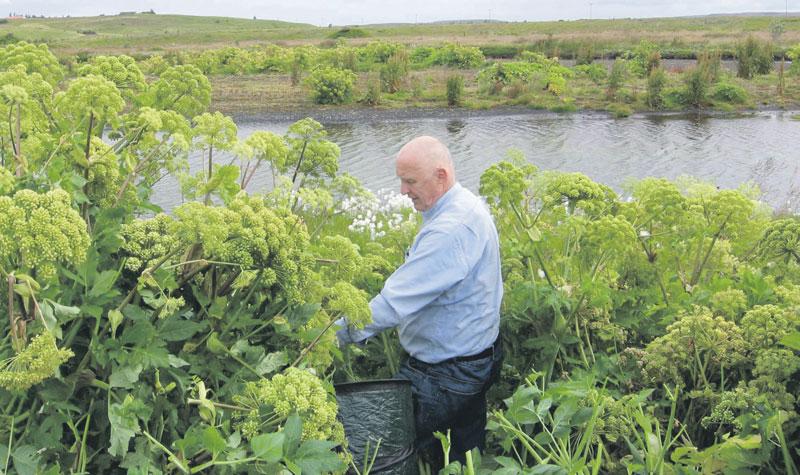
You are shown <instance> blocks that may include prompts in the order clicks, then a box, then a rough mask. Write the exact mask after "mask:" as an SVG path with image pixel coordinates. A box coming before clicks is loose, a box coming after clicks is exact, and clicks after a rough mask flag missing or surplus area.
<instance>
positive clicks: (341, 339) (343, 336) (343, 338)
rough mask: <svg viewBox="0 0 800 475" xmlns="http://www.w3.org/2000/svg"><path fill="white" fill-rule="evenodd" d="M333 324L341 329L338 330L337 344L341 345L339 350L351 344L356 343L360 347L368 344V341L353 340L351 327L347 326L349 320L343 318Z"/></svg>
mask: <svg viewBox="0 0 800 475" xmlns="http://www.w3.org/2000/svg"><path fill="white" fill-rule="evenodd" d="M333 324H334V325H337V326H338V327H339V329H338V330H336V343H337V344H338V345H339V348H342V347H344V346H345V345H349V344H351V343H355V344H356V345H359V346H363V345H364V343H366V341H367V340H362V341H355V340H354V339H353V336H352V335H351V334H350V325H348V324H347V318H345V317H342V318H340V319H338V320H336V321H335V322H333Z"/></svg>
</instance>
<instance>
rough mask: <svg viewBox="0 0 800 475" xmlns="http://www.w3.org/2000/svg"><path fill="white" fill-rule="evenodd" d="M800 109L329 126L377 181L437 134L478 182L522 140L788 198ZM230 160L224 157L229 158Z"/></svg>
mask: <svg viewBox="0 0 800 475" xmlns="http://www.w3.org/2000/svg"><path fill="white" fill-rule="evenodd" d="M792 115H794V113H793V112H789V113H786V112H765V113H757V114H753V115H749V116H745V117H740V118H734V119H730V118H716V117H703V118H691V117H689V118H671V117H663V116H655V117H633V118H627V119H623V120H616V119H611V118H609V117H607V116H605V115H601V114H562V115H557V114H542V113H532V114H528V115H525V114H518V115H507V116H503V115H498V116H477V117H462V116H458V115H454V116H452V117H438V118H422V119H403V120H366V121H363V122H336V123H330V124H323V125H325V126H326V130H327V131H328V136H329V139H330V140H332V141H334V142H335V143H337V144H338V145H339V147H340V148H341V151H342V155H341V162H340V164H341V165H340V170H341V171H343V172H348V173H351V174H352V175H354V176H355V177H356V178H358V179H360V180H361V181H362V182H363V183H364V184H365V185H366V186H367V187H369V188H371V189H375V190H377V189H380V188H397V186H398V185H397V180H396V178H395V176H394V156H395V155H396V153H397V151H398V150H399V148H400V147H401V146H402V145H403V144H404V143H405V142H407V141H408V140H410V139H411V138H413V137H415V136H418V135H433V136H435V137H438V138H440V139H441V140H443V141H444V142H445V143H446V144H447V145H448V146H449V147H450V150H451V153H452V155H453V158H454V160H455V162H456V168H457V172H458V176H459V180H460V181H461V182H462V183H463V184H464V185H465V186H467V187H469V188H471V189H473V190H477V188H478V182H479V180H480V175H481V173H483V171H484V170H485V169H486V168H487V167H488V166H490V165H491V164H493V163H495V162H497V161H499V160H502V159H503V158H505V157H506V154H507V152H508V150H510V149H517V150H520V151H522V153H523V154H524V155H525V156H526V157H527V159H528V160H529V161H530V162H532V163H534V164H535V165H537V166H538V167H539V168H540V169H545V170H563V171H580V172H582V173H585V174H586V175H588V176H589V177H591V178H592V179H594V180H597V181H599V182H602V183H605V184H608V185H610V186H612V187H614V188H616V189H618V190H619V189H620V188H621V186H622V185H623V184H624V183H625V182H626V181H628V180H629V179H631V178H633V179H639V178H643V177H647V176H656V177H664V178H669V179H675V178H677V177H679V176H682V175H691V176H695V177H697V178H701V179H704V180H709V181H713V182H714V183H716V184H718V185H719V186H722V187H726V188H727V187H737V186H739V185H740V184H742V183H745V182H747V181H752V182H754V183H755V184H757V185H758V186H759V187H760V188H761V189H762V191H763V193H764V200H765V201H767V202H768V203H769V204H771V205H772V206H775V207H782V206H785V203H786V201H787V199H792V197H793V196H794V195H797V194H798V193H800V169H799V168H798V161H800V157H798V154H797V144H798V143H800V126H799V124H798V122H797V121H794V120H791V117H792ZM237 125H238V126H239V135H240V138H244V137H247V136H248V135H250V134H251V133H252V132H253V131H255V130H269V131H272V132H276V133H279V134H282V133H285V132H286V129H287V128H288V126H289V125H290V122H287V121H277V122H274V121H272V122H271V121H264V120H259V119H258V118H252V117H250V118H243V119H240V121H239V123H238V124H237ZM229 160H230V158H228V159H225V158H224V157H222V156H221V157H220V163H222V162H223V161H224V162H227V161H229ZM191 161H192V168H193V169H194V170H198V169H200V166H201V163H202V159H201V158H200V157H199V156H198V155H194V156H193V157H192V158H191ZM271 181H272V180H271V174H270V171H269V168H268V167H262V168H261V169H260V170H259V172H258V174H257V176H256V177H255V178H254V179H253V181H252V182H251V186H250V187H249V188H248V191H251V192H257V191H263V190H266V189H269V187H270V186H271ZM154 201H155V202H156V203H157V204H159V205H161V206H162V207H163V208H165V209H166V210H169V209H171V208H172V207H173V206H175V205H176V204H179V203H180V202H181V201H182V200H181V196H180V191H179V187H178V186H176V183H175V182H174V180H163V181H162V182H161V183H159V184H158V185H157V186H156V189H155V197H154ZM794 201H798V200H797V199H795V200H794Z"/></svg>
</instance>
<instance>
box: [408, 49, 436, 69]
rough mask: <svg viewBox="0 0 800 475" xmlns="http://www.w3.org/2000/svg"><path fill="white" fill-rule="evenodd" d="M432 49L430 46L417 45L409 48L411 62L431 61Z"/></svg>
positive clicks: (423, 63) (423, 62) (428, 62)
mask: <svg viewBox="0 0 800 475" xmlns="http://www.w3.org/2000/svg"><path fill="white" fill-rule="evenodd" d="M433 52H434V49H433V48H431V47H430V46H417V47H416V48H414V49H412V50H411V62H412V63H413V64H419V65H426V64H430V63H432V57H433Z"/></svg>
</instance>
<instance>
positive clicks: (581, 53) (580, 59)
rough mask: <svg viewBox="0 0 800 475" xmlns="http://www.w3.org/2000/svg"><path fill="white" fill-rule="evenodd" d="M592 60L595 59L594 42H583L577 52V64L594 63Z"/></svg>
mask: <svg viewBox="0 0 800 475" xmlns="http://www.w3.org/2000/svg"><path fill="white" fill-rule="evenodd" d="M592 61H594V43H592V42H588V41H587V42H582V43H581V44H580V45H579V46H578V51H577V52H576V53H575V65H577V66H585V65H589V64H592Z"/></svg>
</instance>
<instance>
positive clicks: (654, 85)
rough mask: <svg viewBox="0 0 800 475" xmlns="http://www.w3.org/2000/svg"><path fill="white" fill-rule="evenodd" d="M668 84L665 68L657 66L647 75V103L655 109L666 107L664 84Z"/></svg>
mask: <svg viewBox="0 0 800 475" xmlns="http://www.w3.org/2000/svg"><path fill="white" fill-rule="evenodd" d="M666 84H667V74H666V73H665V72H664V69H663V68H656V69H654V70H653V71H651V72H650V76H648V77H647V105H648V106H649V107H651V108H653V109H661V108H662V107H664V96H663V92H664V86H665V85H666Z"/></svg>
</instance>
